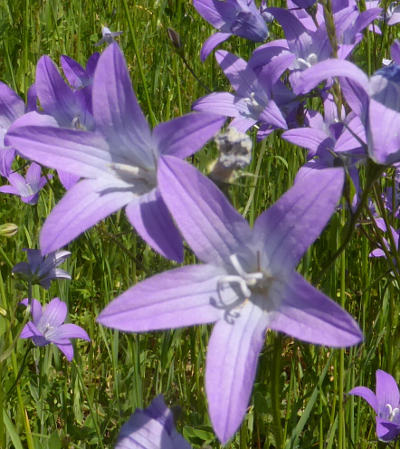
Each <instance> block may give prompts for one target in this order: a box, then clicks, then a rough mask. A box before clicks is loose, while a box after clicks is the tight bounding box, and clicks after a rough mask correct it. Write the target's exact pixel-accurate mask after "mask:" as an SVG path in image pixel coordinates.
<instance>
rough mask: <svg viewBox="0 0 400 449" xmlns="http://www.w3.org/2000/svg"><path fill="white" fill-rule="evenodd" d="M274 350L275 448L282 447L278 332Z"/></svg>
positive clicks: (272, 399) (279, 448) (272, 378)
mask: <svg viewBox="0 0 400 449" xmlns="http://www.w3.org/2000/svg"><path fill="white" fill-rule="evenodd" d="M273 338H274V352H273V359H272V366H271V403H272V416H273V422H274V437H275V446H276V448H277V449H281V448H282V447H283V435H282V422H281V396H280V393H281V392H280V381H279V380H280V374H281V352H282V337H281V336H280V335H279V334H276V335H274V336H273Z"/></svg>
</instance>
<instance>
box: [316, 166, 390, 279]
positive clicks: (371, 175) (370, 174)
mask: <svg viewBox="0 0 400 449" xmlns="http://www.w3.org/2000/svg"><path fill="white" fill-rule="evenodd" d="M384 170H385V167H384V166H383V165H377V164H375V163H374V162H372V161H369V162H368V166H367V182H366V186H365V188H364V191H363V194H362V197H361V200H360V203H359V205H358V206H357V209H356V211H355V212H354V213H353V214H352V215H351V218H350V222H349V224H348V226H347V229H346V230H345V231H344V232H345V235H344V236H343V238H341V239H340V241H341V244H340V246H339V248H338V249H337V250H336V251H335V253H334V254H333V255H332V256H331V257H330V259H329V262H328V263H327V264H326V265H325V267H324V268H323V269H322V270H321V273H320V274H319V276H318V278H317V282H320V281H321V279H322V278H323V276H324V275H325V273H326V272H327V271H328V269H329V268H330V267H331V266H332V264H333V263H334V262H335V260H336V259H337V258H338V257H339V256H340V255H341V254H342V252H343V251H344V249H345V248H346V246H347V244H348V243H349V241H350V239H351V237H352V236H353V233H354V230H355V228H356V225H357V220H358V219H359V217H360V215H361V212H362V211H363V209H364V208H365V207H366V206H367V203H368V196H369V194H370V191H371V189H372V187H373V185H374V183H375V181H376V180H377V179H378V178H379V177H380V175H381V174H382V173H383V172H384Z"/></svg>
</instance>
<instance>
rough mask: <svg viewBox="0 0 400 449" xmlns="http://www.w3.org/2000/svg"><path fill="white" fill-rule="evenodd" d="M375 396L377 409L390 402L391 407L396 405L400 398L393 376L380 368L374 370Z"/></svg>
mask: <svg viewBox="0 0 400 449" xmlns="http://www.w3.org/2000/svg"><path fill="white" fill-rule="evenodd" d="M376 397H377V400H378V410H381V409H382V408H383V407H384V406H385V405H386V404H390V405H391V406H392V407H393V408H394V407H397V406H398V404H399V400H400V394H399V387H398V386H397V383H396V381H395V380H394V378H393V376H391V375H390V374H388V373H387V372H385V371H383V370H381V369H378V370H377V371H376Z"/></svg>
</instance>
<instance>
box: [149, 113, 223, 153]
mask: <svg viewBox="0 0 400 449" xmlns="http://www.w3.org/2000/svg"><path fill="white" fill-rule="evenodd" d="M225 121H226V117H221V116H220V115H215V114H210V113H208V112H207V113H206V112H197V113H192V114H186V115H184V116H182V117H178V118H176V119H173V120H170V121H168V122H164V123H160V124H159V125H157V126H156V127H155V128H154V130H153V138H154V141H155V142H156V145H157V147H158V149H159V152H160V153H161V154H169V155H172V156H176V157H179V158H182V159H184V158H186V157H188V156H191V155H192V154H193V153H195V152H196V151H198V150H200V148H202V147H203V146H204V145H205V144H206V143H207V142H208V141H209V140H210V139H211V138H212V137H214V136H215V134H216V133H217V132H218V131H219V130H220V129H221V127H222V126H223V125H224V123H225Z"/></svg>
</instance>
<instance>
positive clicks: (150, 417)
mask: <svg viewBox="0 0 400 449" xmlns="http://www.w3.org/2000/svg"><path fill="white" fill-rule="evenodd" d="M143 448H146V449H190V444H189V443H188V442H187V441H186V440H185V439H184V438H183V437H182V435H180V434H179V433H178V432H177V431H176V429H175V424H174V417H173V414H172V412H171V410H170V409H169V408H168V407H167V406H166V405H165V402H164V398H163V396H162V395H160V396H157V397H156V398H154V399H153V401H152V403H151V404H150V405H149V406H148V407H147V408H145V409H144V410H141V409H137V410H136V411H135V413H134V414H133V415H132V416H131V417H130V419H129V421H128V422H126V423H125V424H124V425H123V426H122V428H121V432H120V434H119V436H118V441H117V444H116V445H115V449H143Z"/></svg>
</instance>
